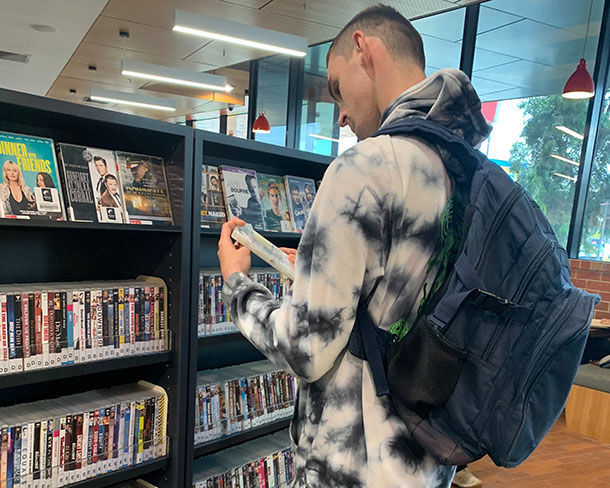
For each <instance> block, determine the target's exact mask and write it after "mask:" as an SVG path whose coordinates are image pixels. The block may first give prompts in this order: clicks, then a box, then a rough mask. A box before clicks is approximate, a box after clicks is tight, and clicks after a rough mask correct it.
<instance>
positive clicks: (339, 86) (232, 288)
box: [218, 5, 489, 488]
mask: <svg viewBox="0 0 610 488" xmlns="http://www.w3.org/2000/svg"><path fill="white" fill-rule="evenodd" d="M327 63H328V83H329V89H330V92H331V94H332V96H333V97H334V98H335V99H336V100H337V102H338V103H339V105H340V109H341V110H340V115H339V124H340V125H341V126H345V125H348V124H349V126H350V128H351V129H352V130H353V131H354V132H355V133H356V134H357V136H358V138H359V139H360V141H361V142H360V143H359V144H357V145H356V146H354V147H353V148H351V149H350V150H348V151H346V152H345V153H343V154H342V155H341V156H340V157H338V158H337V159H336V160H335V161H334V162H333V163H332V164H331V165H330V166H329V168H328V170H327V171H326V175H325V176H324V179H323V181H322V184H321V186H320V189H319V191H318V193H317V195H316V198H315V200H314V203H313V207H312V210H311V213H310V215H309V219H308V221H307V225H306V226H305V230H304V232H303V236H302V238H301V242H300V245H299V250H298V254H297V258H296V267H295V270H296V277H295V280H294V284H293V286H292V288H291V291H290V293H289V294H288V296H285V297H284V299H283V301H282V303H278V302H276V301H274V300H273V297H272V296H271V294H270V293H269V292H268V291H267V290H265V289H264V287H262V286H261V285H258V284H256V283H254V282H252V281H251V280H249V279H248V277H247V276H246V273H247V272H248V270H249V267H250V254H249V252H248V250H247V249H245V248H240V247H239V246H235V245H234V244H233V243H232V241H231V239H230V234H231V232H232V230H233V229H234V228H235V226H237V225H242V224H241V222H240V221H238V220H237V219H234V220H232V221H230V222H228V223H227V224H225V225H224V227H223V230H222V235H221V238H220V241H219V251H218V256H219V259H220V263H221V267H222V273H223V276H224V277H225V279H226V280H227V281H226V282H225V286H224V288H223V299H224V300H225V303H226V304H227V305H228V306H229V307H230V310H231V314H232V316H233V320H234V321H235V323H236V324H237V325H238V327H239V328H240V330H241V331H242V333H243V334H244V335H245V336H246V337H247V338H248V339H249V340H250V341H251V342H252V343H254V344H255V345H256V346H257V347H258V348H259V349H260V350H261V351H262V352H263V353H264V354H265V355H266V356H267V357H269V358H270V359H271V360H272V361H274V362H275V363H276V364H277V365H278V366H280V367H282V368H286V369H288V370H290V371H292V372H293V373H295V374H296V375H298V377H299V396H298V401H297V405H296V412H295V417H294V419H293V422H292V425H291V428H290V434H291V436H292V441H293V448H294V450H295V464H296V481H295V483H294V486H296V487H298V488H304V487H308V488H322V487H324V488H331V487H337V488H339V487H350V488H376V487H380V488H399V487H400V488H424V487H426V488H427V487H439V488H441V487H442V488H445V487H448V486H449V485H450V483H451V480H452V478H453V474H454V472H455V467H453V466H441V465H439V464H437V463H436V462H435V461H434V459H433V458H432V457H430V456H429V455H427V454H426V453H425V452H424V451H423V450H422V449H421V447H420V446H419V445H418V444H417V443H416V442H415V441H414V440H413V438H412V437H411V436H410V434H409V432H408V430H407V428H406V426H405V425H404V423H403V422H402V420H400V419H399V418H398V416H397V414H396V412H395V410H394V408H393V406H392V405H391V402H390V400H389V399H388V398H387V397H377V396H376V394H375V387H374V384H373V381H372V378H371V373H370V368H369V365H368V363H366V362H363V361H362V360H360V359H358V358H356V357H354V356H353V355H352V354H350V353H349V352H348V350H347V344H348V340H349V337H350V333H351V331H352V328H353V325H354V317H355V312H356V309H357V306H358V303H359V301H360V300H366V299H369V298H370V302H369V307H368V310H369V313H370V315H371V318H372V320H373V321H374V322H375V323H376V324H377V325H379V326H380V327H382V328H384V329H388V328H389V327H390V325H391V324H393V323H394V322H396V321H398V320H400V319H403V318H407V319H408V320H411V321H412V320H413V319H414V317H415V314H416V313H417V307H418V304H419V302H420V300H421V298H422V295H423V285H424V282H425V281H428V282H429V283H430V282H431V281H432V280H433V279H434V277H435V271H434V270H433V272H431V273H430V274H429V275H428V276H426V267H427V264H428V262H429V260H430V258H431V256H432V255H433V253H434V250H435V246H436V243H437V240H438V238H439V235H440V218H441V215H442V213H443V210H444V207H445V203H446V201H447V198H448V196H449V194H450V191H451V184H450V181H449V178H448V177H447V174H446V172H445V169H444V166H443V162H442V160H441V157H443V153H442V152H441V151H438V150H437V149H436V148H433V147H430V146H429V145H428V144H425V143H422V142H421V141H419V140H416V139H413V138H409V137H390V136H379V137H374V138H371V137H370V136H371V135H373V133H374V132H375V131H376V130H377V129H378V128H379V127H383V126H385V125H386V124H388V123H390V122H391V121H392V120H395V119H396V118H398V117H404V116H410V117H423V118H427V119H430V120H434V121H437V122H439V123H441V124H444V125H445V126H447V127H448V128H449V129H450V130H452V131H453V132H454V133H455V134H458V135H460V136H461V137H464V138H465V139H466V140H467V141H468V143H470V144H472V145H477V144H479V143H480V142H482V141H483V140H484V139H485V138H486V137H487V135H488V133H489V127H488V124H487V123H486V121H485V119H484V118H483V116H482V114H481V105H480V101H479V99H478V97H477V95H476V93H475V92H474V90H473V88H472V86H471V85H470V82H469V80H468V78H467V77H466V76H465V75H464V74H463V73H461V72H459V71H456V70H441V71H439V72H437V73H435V74H434V75H432V76H431V77H429V78H426V75H425V74H424V66H425V62H424V51H423V45H422V40H421V37H420V36H419V34H418V33H417V31H415V29H414V28H413V27H412V25H411V24H410V23H409V22H408V21H407V20H406V19H405V18H404V17H402V16H401V15H400V14H399V13H398V12H396V11H395V10H394V9H392V8H390V7H385V6H382V5H380V6H376V7H371V8H369V9H366V10H364V11H363V12H361V13H360V14H358V15H357V16H356V17H354V19H352V20H351V21H350V22H349V23H348V24H347V26H346V27H344V29H343V30H342V31H341V32H340V33H339V35H338V36H337V37H336V38H335V40H334V42H333V44H332V46H331V48H330V50H329V54H328V58H327ZM293 254H294V253H293Z"/></svg>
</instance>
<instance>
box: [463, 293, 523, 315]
mask: <svg viewBox="0 0 610 488" xmlns="http://www.w3.org/2000/svg"><path fill="white" fill-rule="evenodd" d="M476 291H477V296H476V297H474V299H473V300H471V301H470V303H471V304H472V305H473V306H475V307H477V308H482V309H484V310H488V311H490V312H493V313H495V314H497V315H503V314H504V313H505V312H506V309H507V308H509V307H512V306H514V305H515V304H514V303H513V302H511V301H510V300H507V299H506V298H501V297H499V296H497V295H494V294H493V293H489V292H488V291H485V290H476Z"/></svg>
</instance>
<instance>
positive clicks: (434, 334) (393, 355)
mask: <svg viewBox="0 0 610 488" xmlns="http://www.w3.org/2000/svg"><path fill="white" fill-rule="evenodd" d="M383 134H388V135H408V136H410V137H414V138H417V139H420V140H423V141H424V142H426V143H427V144H429V145H431V146H432V147H437V148H440V149H442V150H444V151H445V152H446V153H448V154H449V155H450V157H444V158H443V159H445V160H446V161H444V165H445V168H446V170H447V172H448V174H449V176H450V178H451V180H452V183H453V190H452V192H453V193H452V195H453V196H452V198H451V199H450V201H451V202H452V203H453V208H454V209H457V208H460V204H461V208H463V212H462V213H461V214H460V213H459V212H457V211H456V212H455V214H456V215H455V216H454V218H453V220H454V221H455V220H456V219H457V218H458V217H459V227H460V230H461V233H460V235H459V237H458V238H457V239H454V241H455V242H453V243H451V242H449V243H448V242H447V241H448V240H449V241H450V239H449V238H448V235H449V234H450V233H449V232H446V230H447V229H443V232H442V238H441V241H443V242H441V243H439V251H438V252H439V253H442V254H443V257H444V259H443V260H441V261H440V262H439V261H438V259H437V260H436V263H437V264H438V267H439V268H440V270H441V271H440V272H439V276H437V279H436V280H435V283H434V284H433V286H432V289H431V291H430V293H429V294H428V295H429V296H427V297H426V298H425V301H424V302H423V303H422V306H421V307H420V309H419V313H418V315H417V320H416V321H415V322H414V323H413V324H412V325H409V324H406V323H403V324H402V326H403V327H398V328H394V326H393V328H391V329H390V332H388V331H384V330H382V329H379V328H378V327H376V326H374V325H373V324H372V322H371V319H370V317H369V314H368V311H367V306H368V301H367V300H363V301H361V303H360V305H359V307H358V311H357V320H356V323H355V326H354V329H353V331H352V334H351V336H350V341H349V350H350V352H352V354H354V355H356V356H357V357H360V358H361V359H365V360H367V361H368V362H369V365H370V368H371V372H372V376H373V379H374V382H375V387H376V391H377V395H378V396H381V395H387V394H389V395H390V399H391V401H392V403H393V404H394V406H395V408H396V410H397V412H398V414H399V415H400V417H401V418H402V419H403V421H404V422H405V424H406V425H407V427H408V429H409V431H410V432H411V434H412V435H413V437H414V438H415V439H416V440H417V441H418V442H419V444H420V445H421V446H422V448H423V449H424V450H425V451H426V452H427V453H428V454H430V455H431V456H433V457H434V458H435V459H436V460H437V461H438V462H439V463H441V464H446V465H452V464H455V465H460V464H468V463H470V462H472V461H475V460H477V459H479V458H481V457H482V456H484V455H485V454H488V455H489V456H490V457H491V459H492V460H493V461H494V462H495V463H496V464H497V465H498V466H506V467H513V466H516V465H518V464H520V463H521V462H522V461H524V460H525V459H526V458H527V457H528V455H529V454H530V453H531V452H532V451H533V450H534V449H535V448H536V446H537V445H538V443H539V442H540V441H541V440H542V438H543V437H544V436H545V435H546V433H547V432H548V431H549V429H550V428H551V427H552V426H553V424H554V423H555V421H556V420H557V418H558V416H559V415H560V413H561V411H562V409H563V407H564V405H565V402H566V399H567V396H568V393H569V391H570V387H571V385H572V382H573V381H574V377H575V375H576V370H577V368H578V365H579V362H580V358H581V356H582V353H583V349H584V346H585V342H586V339H587V334H588V330H589V326H590V323H591V319H592V317H593V307H594V306H595V304H596V303H597V301H599V297H597V296H596V295H590V294H588V293H586V292H584V291H582V290H579V289H577V288H575V287H574V286H573V285H572V283H571V281H570V270H569V264H568V257H567V254H566V251H565V250H564V249H563V248H562V247H561V246H560V245H559V243H558V242H557V239H556V237H555V234H554V233H553V230H552V229H551V226H550V224H549V222H548V220H547V219H546V217H545V216H544V214H543V213H542V211H541V210H540V208H539V207H538V205H537V204H536V203H535V202H534V201H533V200H532V198H531V197H530V196H529V195H528V193H527V192H526V191H525V190H524V189H523V188H522V187H521V186H520V185H518V184H517V183H515V182H513V181H512V180H511V179H510V177H509V176H508V175H507V174H506V173H505V172H504V171H503V170H502V169H501V168H500V167H499V166H497V165H496V164H494V163H492V162H491V161H489V160H488V159H487V158H486V157H485V156H484V155H483V154H482V153H481V152H480V151H477V150H475V149H474V148H473V147H472V146H470V145H469V144H468V143H466V141H465V140H464V139H463V138H461V137H458V136H456V135H454V134H453V133H451V132H450V131H449V130H448V129H447V128H445V127H444V126H442V125H440V124H437V123H435V122H431V121H428V120H424V119H421V118H412V117H410V118H403V119H400V120H397V121H395V122H393V123H391V124H390V125H389V126H387V127H384V128H383V129H381V130H380V131H378V132H377V133H376V134H375V136H377V135H383ZM445 213H447V208H446V209H445ZM444 217H445V216H444ZM437 254H438V253H437ZM403 322H404V321H403ZM395 325H396V324H395ZM400 329H402V332H400Z"/></svg>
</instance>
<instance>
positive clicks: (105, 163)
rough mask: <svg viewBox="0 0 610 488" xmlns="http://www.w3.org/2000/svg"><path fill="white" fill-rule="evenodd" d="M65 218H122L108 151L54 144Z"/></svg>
mask: <svg viewBox="0 0 610 488" xmlns="http://www.w3.org/2000/svg"><path fill="white" fill-rule="evenodd" d="M57 147H58V150H59V156H60V158H61V161H62V165H61V166H62V174H63V183H64V189H65V195H66V206H67V210H68V218H69V219H70V220H73V221H77V222H106V223H123V222H125V208H124V199H123V195H122V192H121V185H120V182H119V179H118V170H117V164H116V160H115V157H114V153H113V152H112V151H108V150H105V149H97V148H92V147H85V146H75V145H72V144H63V143H62V144H58V145H57Z"/></svg>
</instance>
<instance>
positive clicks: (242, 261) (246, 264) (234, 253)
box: [218, 217, 252, 280]
mask: <svg viewBox="0 0 610 488" xmlns="http://www.w3.org/2000/svg"><path fill="white" fill-rule="evenodd" d="M244 225H246V223H245V222H244V221H243V220H240V219H238V218H237V217H234V218H232V219H231V220H229V221H228V222H227V223H226V224H223V226H222V231H221V233H220V240H219V241H218V260H219V261H220V269H221V272H222V277H223V278H224V279H225V280H227V279H229V276H231V275H232V274H233V273H237V272H241V273H244V274H248V271H250V267H251V266H252V258H251V257H250V250H249V249H248V248H247V247H243V246H242V245H241V244H239V243H238V242H233V240H232V239H231V234H232V233H233V229H235V227H243V226H244Z"/></svg>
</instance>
